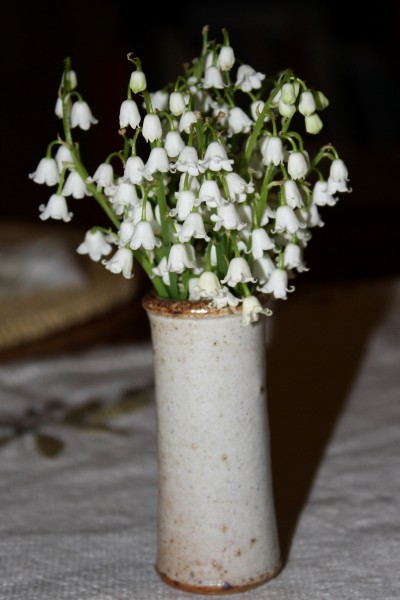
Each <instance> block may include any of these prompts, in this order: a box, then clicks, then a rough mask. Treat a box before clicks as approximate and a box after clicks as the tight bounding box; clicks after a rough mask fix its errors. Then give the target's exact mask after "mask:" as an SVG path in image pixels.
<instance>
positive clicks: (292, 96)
mask: <svg viewBox="0 0 400 600" xmlns="http://www.w3.org/2000/svg"><path fill="white" fill-rule="evenodd" d="M279 100H280V101H282V102H284V103H285V104H294V103H295V102H296V88H295V87H294V85H293V83H290V82H288V83H284V84H283V86H282V87H281V95H280V98H279Z"/></svg>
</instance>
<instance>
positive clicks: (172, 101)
mask: <svg viewBox="0 0 400 600" xmlns="http://www.w3.org/2000/svg"><path fill="white" fill-rule="evenodd" d="M169 110H170V111H171V112H172V114H173V115H174V116H175V117H179V115H181V114H182V113H183V112H185V110H186V102H185V98H184V97H183V94H182V93H181V92H172V93H171V94H170V96H169Z"/></svg>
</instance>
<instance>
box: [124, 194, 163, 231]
mask: <svg viewBox="0 0 400 600" xmlns="http://www.w3.org/2000/svg"><path fill="white" fill-rule="evenodd" d="M142 216H143V201H141V202H140V204H139V205H138V206H135V207H134V208H133V210H132V211H131V215H130V218H131V219H132V221H133V223H134V224H135V225H136V224H137V223H139V222H140V221H141V220H142ZM145 218H146V221H147V222H148V223H151V225H152V226H153V229H155V226H156V225H157V220H156V218H155V216H154V211H153V208H152V206H151V202H146V215H145Z"/></svg>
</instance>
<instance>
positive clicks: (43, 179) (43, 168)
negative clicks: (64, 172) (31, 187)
mask: <svg viewBox="0 0 400 600" xmlns="http://www.w3.org/2000/svg"><path fill="white" fill-rule="evenodd" d="M29 178H30V179H33V181H34V182H35V183H45V184H46V185H49V186H51V185H56V184H57V183H59V181H60V173H59V171H58V167H57V162H56V160H55V159H54V158H42V159H41V160H40V161H39V164H38V166H37V167H36V171H34V172H33V173H30V174H29Z"/></svg>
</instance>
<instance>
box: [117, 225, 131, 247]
mask: <svg viewBox="0 0 400 600" xmlns="http://www.w3.org/2000/svg"><path fill="white" fill-rule="evenodd" d="M134 231H135V223H134V222H133V220H132V219H129V220H128V219H124V220H123V221H122V223H121V225H120V226H119V231H118V236H119V244H118V245H119V247H120V248H122V247H123V246H126V245H127V244H129V242H130V241H131V239H132V236H133V232H134Z"/></svg>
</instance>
